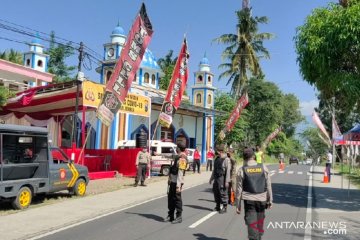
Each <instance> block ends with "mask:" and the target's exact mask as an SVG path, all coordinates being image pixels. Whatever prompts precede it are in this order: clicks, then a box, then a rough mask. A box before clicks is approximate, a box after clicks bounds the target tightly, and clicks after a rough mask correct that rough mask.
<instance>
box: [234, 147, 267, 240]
mask: <svg viewBox="0 0 360 240" xmlns="http://www.w3.org/2000/svg"><path fill="white" fill-rule="evenodd" d="M254 156H255V155H254V151H253V149H251V148H245V150H244V153H243V157H244V166H243V167H242V168H240V169H239V171H238V173H237V186H236V205H237V208H236V212H237V213H238V214H240V212H241V200H244V208H245V223H246V225H247V226H248V238H249V239H250V240H261V237H262V235H263V234H264V228H263V225H264V219H265V209H266V208H271V206H272V201H273V198H272V190H271V181H270V175H269V170H268V169H267V167H266V166H265V165H263V164H258V163H257V162H256V160H255V158H254Z"/></svg>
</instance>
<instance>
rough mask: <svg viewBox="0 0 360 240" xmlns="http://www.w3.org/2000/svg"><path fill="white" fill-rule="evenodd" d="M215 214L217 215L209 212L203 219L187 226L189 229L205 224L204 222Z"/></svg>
mask: <svg viewBox="0 0 360 240" xmlns="http://www.w3.org/2000/svg"><path fill="white" fill-rule="evenodd" d="M215 214H217V212H211V213H209V214H208V215H206V216H205V217H203V218H201V219H199V220H198V221H196V222H194V223H193V224H191V225H190V226H189V228H196V227H197V226H199V225H200V224H202V223H203V222H205V221H206V220H208V219H209V218H211V217H212V216H214V215H215Z"/></svg>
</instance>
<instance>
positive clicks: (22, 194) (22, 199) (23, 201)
mask: <svg viewBox="0 0 360 240" xmlns="http://www.w3.org/2000/svg"><path fill="white" fill-rule="evenodd" d="M31 199H32V192H31V190H30V188H28V187H22V188H20V190H19V192H18V194H17V196H16V198H15V199H14V200H13V201H12V203H11V205H12V206H13V208H15V209H25V208H28V207H29V206H30V204H31Z"/></svg>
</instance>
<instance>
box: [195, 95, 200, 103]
mask: <svg viewBox="0 0 360 240" xmlns="http://www.w3.org/2000/svg"><path fill="white" fill-rule="evenodd" d="M196 103H201V94H200V93H198V94H196Z"/></svg>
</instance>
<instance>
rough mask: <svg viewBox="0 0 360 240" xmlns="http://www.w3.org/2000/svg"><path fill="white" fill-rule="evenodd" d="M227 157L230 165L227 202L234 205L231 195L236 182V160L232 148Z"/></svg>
mask: <svg viewBox="0 0 360 240" xmlns="http://www.w3.org/2000/svg"><path fill="white" fill-rule="evenodd" d="M227 157H228V158H229V159H230V163H231V167H230V183H229V187H228V203H229V204H230V205H234V202H233V199H232V198H231V195H232V194H233V193H234V192H235V188H236V186H235V183H236V160H235V159H234V149H233V148H230V149H229V151H228V153H227Z"/></svg>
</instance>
